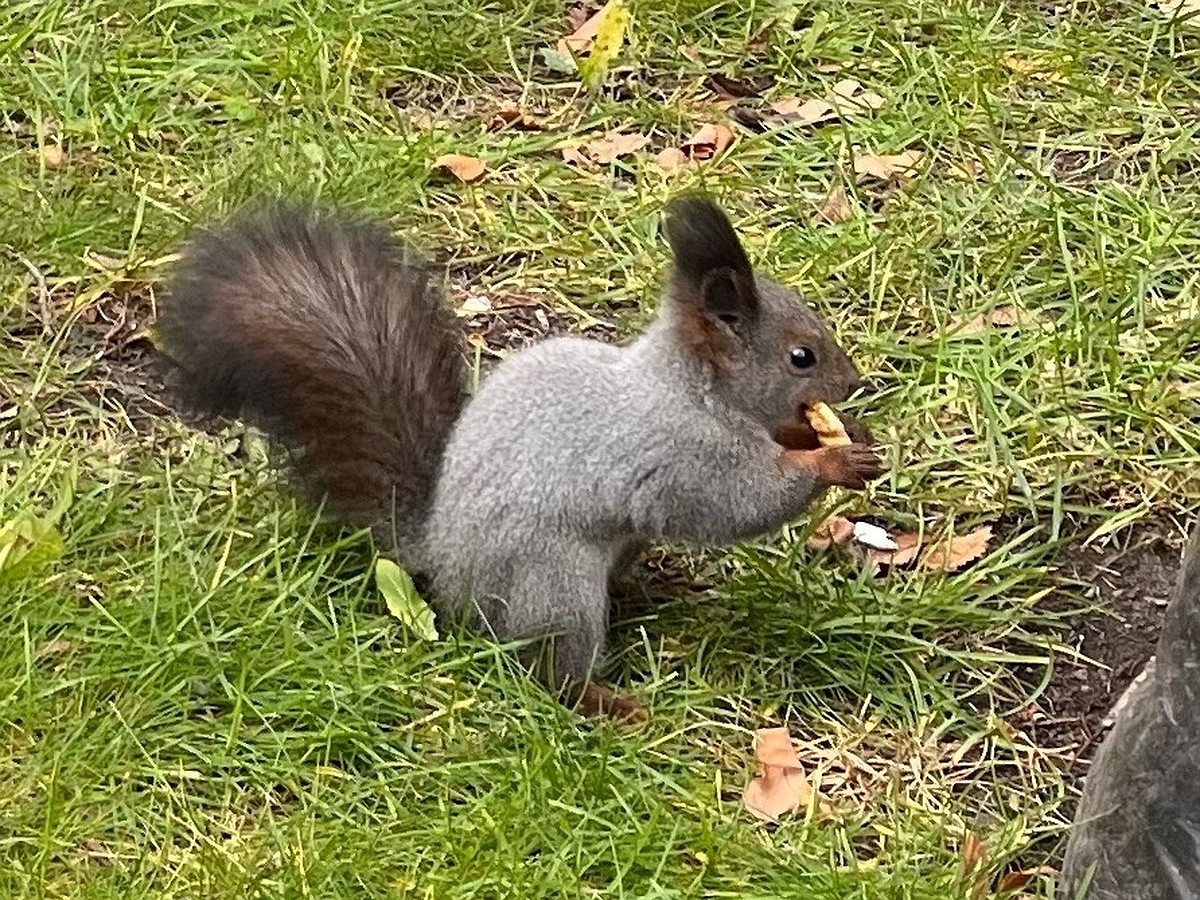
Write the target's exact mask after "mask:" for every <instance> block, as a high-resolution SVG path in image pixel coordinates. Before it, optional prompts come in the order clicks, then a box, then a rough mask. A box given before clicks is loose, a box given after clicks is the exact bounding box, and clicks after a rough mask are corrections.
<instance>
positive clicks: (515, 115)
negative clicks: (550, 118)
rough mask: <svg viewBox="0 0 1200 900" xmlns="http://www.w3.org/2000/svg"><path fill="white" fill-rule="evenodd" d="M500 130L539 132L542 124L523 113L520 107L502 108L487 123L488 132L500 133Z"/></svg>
mask: <svg viewBox="0 0 1200 900" xmlns="http://www.w3.org/2000/svg"><path fill="white" fill-rule="evenodd" d="M502 128H513V129H515V130H517V131H541V130H542V123H541V122H539V121H538V120H537V119H536V118H534V117H533V116H531V115H529V113H527V112H523V111H522V110H521V109H520V107H516V106H502V107H500V109H498V110H496V114H495V115H493V116H492V118H491V119H490V120H489V121H488V124H487V130H488V131H500V130H501V129H502Z"/></svg>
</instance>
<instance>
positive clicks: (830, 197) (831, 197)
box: [818, 183, 854, 225]
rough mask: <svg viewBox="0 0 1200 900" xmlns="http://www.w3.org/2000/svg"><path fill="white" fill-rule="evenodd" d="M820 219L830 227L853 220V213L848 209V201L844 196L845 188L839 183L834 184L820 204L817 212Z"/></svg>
mask: <svg viewBox="0 0 1200 900" xmlns="http://www.w3.org/2000/svg"><path fill="white" fill-rule="evenodd" d="M818 213H819V214H820V216H821V218H822V219H824V220H825V221H826V222H829V223H830V224H831V225H836V224H838V223H839V222H848V221H849V220H850V219H852V218H854V211H853V210H852V209H851V208H850V199H849V198H848V197H847V196H846V188H845V187H843V186H842V185H841V183H836V184H834V186H833V189H832V190H830V192H829V193H828V194H827V195H826V197H825V202H824V203H822V204H821V208H820V210H818Z"/></svg>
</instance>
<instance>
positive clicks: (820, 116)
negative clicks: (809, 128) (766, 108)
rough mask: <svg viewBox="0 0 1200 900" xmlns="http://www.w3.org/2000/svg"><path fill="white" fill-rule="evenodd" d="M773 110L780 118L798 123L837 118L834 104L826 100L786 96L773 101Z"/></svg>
mask: <svg viewBox="0 0 1200 900" xmlns="http://www.w3.org/2000/svg"><path fill="white" fill-rule="evenodd" d="M771 110H772V111H773V112H774V113H775V114H776V116H777V117H778V118H779V119H780V120H782V121H785V122H788V123H794V124H797V125H816V124H817V123H819V122H826V121H828V120H830V119H836V118H837V112H836V111H835V110H834V108H833V105H832V104H830V103H826V102H825V101H824V100H801V99H800V98H798V97H784V98H783V99H782V100H776V101H775V102H774V103H772V104H771Z"/></svg>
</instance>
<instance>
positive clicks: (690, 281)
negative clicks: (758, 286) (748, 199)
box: [666, 195, 758, 333]
mask: <svg viewBox="0 0 1200 900" xmlns="http://www.w3.org/2000/svg"><path fill="white" fill-rule="evenodd" d="M666 232H667V242H668V243H669V244H670V245H671V252H672V254H673V255H674V257H675V269H674V272H673V273H672V282H673V287H674V292H673V293H674V296H675V298H676V300H678V301H679V302H681V303H684V304H686V305H688V306H689V307H692V308H694V309H695V310H696V311H697V312H699V313H701V314H703V315H704V316H706V317H711V318H713V319H717V320H718V321H720V322H723V323H724V324H725V325H727V326H728V327H729V328H731V329H732V330H733V331H735V332H743V333H744V329H745V328H746V327H747V326H748V325H749V324H750V323H751V322H752V321H753V319H754V318H755V316H756V315H757V314H758V293H757V292H756V291H755V288H754V273H753V271H752V270H751V268H750V259H749V257H747V256H746V251H745V250H744V249H742V244H741V242H740V241H739V240H738V237H737V234H736V233H735V232H734V230H733V226H732V225H731V224H730V223H729V219H728V218H726V216H725V214H724V213H723V212H722V211H721V210H720V209H719V208H718V207H717V206H716V204H714V203H713V202H712V201H711V200H708V199H706V198H704V197H699V196H695V195H692V196H683V197H678V198H676V199H675V200H672V201H671V203H670V204H669V205H668V206H667V218H666Z"/></svg>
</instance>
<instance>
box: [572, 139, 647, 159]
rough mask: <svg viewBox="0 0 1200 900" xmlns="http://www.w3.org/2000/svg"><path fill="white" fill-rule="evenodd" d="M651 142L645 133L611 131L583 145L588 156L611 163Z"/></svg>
mask: <svg viewBox="0 0 1200 900" xmlns="http://www.w3.org/2000/svg"><path fill="white" fill-rule="evenodd" d="M649 143H650V138H648V137H646V136H645V135H644V134H622V133H621V132H617V131H610V132H609V133H608V134H606V135H604V137H602V138H599V139H597V140H594V141H588V142H587V143H586V144H584V145H583V146H584V149H585V150H586V151H587V154H588V156H590V157H591V158H592V159H594V160H595V161H596V162H598V163H610V162H612V161H613V160H614V159H617V158H618V157H621V156H628V155H629V154H630V153H636V152H637V151H638V150H641V149H642V148H643V147H645V146H646V145H647V144H649Z"/></svg>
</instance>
